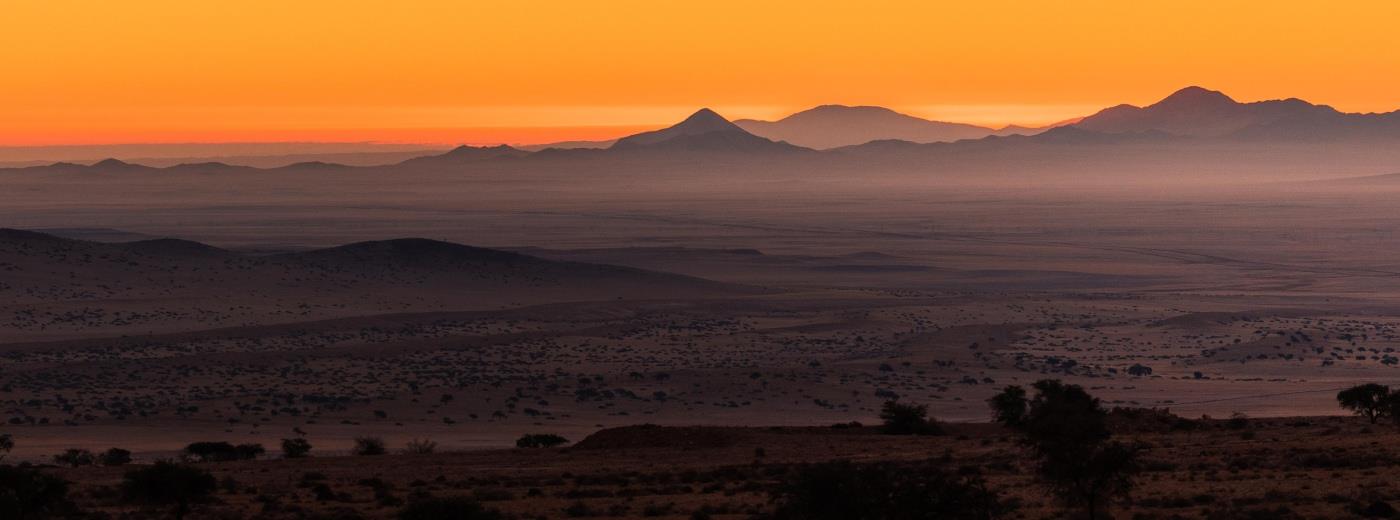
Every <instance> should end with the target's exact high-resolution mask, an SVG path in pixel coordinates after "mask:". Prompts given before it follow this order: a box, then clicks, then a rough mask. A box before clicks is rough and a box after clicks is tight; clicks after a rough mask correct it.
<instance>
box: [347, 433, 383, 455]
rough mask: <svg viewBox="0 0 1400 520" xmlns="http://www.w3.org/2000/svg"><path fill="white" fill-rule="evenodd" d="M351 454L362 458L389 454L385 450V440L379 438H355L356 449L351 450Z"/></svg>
mask: <svg viewBox="0 0 1400 520" xmlns="http://www.w3.org/2000/svg"><path fill="white" fill-rule="evenodd" d="M350 453H352V454H355V455H361V456H368V455H383V454H385V453H388V450H386V449H385V448H384V439H381V438H379V437H355V447H354V448H351V449H350Z"/></svg>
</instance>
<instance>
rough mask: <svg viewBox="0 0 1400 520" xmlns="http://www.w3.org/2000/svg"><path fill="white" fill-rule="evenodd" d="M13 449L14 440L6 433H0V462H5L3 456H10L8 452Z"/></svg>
mask: <svg viewBox="0 0 1400 520" xmlns="http://www.w3.org/2000/svg"><path fill="white" fill-rule="evenodd" d="M13 449H15V438H14V437H13V436H11V435H10V434H8V433H0V460H5V456H6V455H9V454H10V450H13Z"/></svg>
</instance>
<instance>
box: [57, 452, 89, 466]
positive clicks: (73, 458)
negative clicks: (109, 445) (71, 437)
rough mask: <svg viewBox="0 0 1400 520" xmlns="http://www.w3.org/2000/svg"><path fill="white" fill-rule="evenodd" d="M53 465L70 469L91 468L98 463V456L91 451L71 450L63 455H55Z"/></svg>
mask: <svg viewBox="0 0 1400 520" xmlns="http://www.w3.org/2000/svg"><path fill="white" fill-rule="evenodd" d="M53 463H54V464H57V465H60V466H68V467H70V468H77V467H81V466H91V465H93V464H96V463H97V455H93V453H92V452H91V451H88V450H84V449H81V448H69V449H67V450H65V451H64V452H63V453H60V454H58V455H54V456H53Z"/></svg>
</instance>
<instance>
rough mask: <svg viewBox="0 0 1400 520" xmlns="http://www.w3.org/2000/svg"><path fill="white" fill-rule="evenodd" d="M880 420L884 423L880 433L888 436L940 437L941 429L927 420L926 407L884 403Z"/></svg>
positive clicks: (892, 402)
mask: <svg viewBox="0 0 1400 520" xmlns="http://www.w3.org/2000/svg"><path fill="white" fill-rule="evenodd" d="M880 420H881V421H884V425H883V427H882V428H881V431H883V432H884V433H887V434H890V435H940V434H942V433H943V429H942V428H940V427H939V426H938V423H937V422H935V421H933V420H932V419H929V418H928V407H927V406H924V405H912V404H900V403H899V402H897V401H886V402H885V405H884V407H882V408H881V409H880Z"/></svg>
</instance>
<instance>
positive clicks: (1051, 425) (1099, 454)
mask: <svg viewBox="0 0 1400 520" xmlns="http://www.w3.org/2000/svg"><path fill="white" fill-rule="evenodd" d="M1033 387H1034V388H1035V390H1036V393H1035V396H1034V397H1032V398H1031V399H1029V400H1027V399H1026V398H1025V392H1024V390H1022V389H1020V388H1018V387H1008V388H1006V389H1005V390H1003V392H1002V393H1001V394H1000V395H998V396H995V397H993V398H992V399H991V400H990V401H989V404H990V405H991V407H992V409H993V412H994V415H995V416H996V417H997V418H998V419H1003V424H1005V425H1006V426H1007V427H1010V428H1012V429H1014V430H1016V431H1017V432H1019V433H1020V434H1021V436H1022V438H1021V442H1022V444H1023V445H1024V446H1026V447H1027V448H1029V449H1030V450H1031V452H1032V453H1034V454H1035V456H1036V458H1037V459H1038V461H1039V462H1038V464H1037V475H1038V476H1039V478H1040V480H1041V482H1042V483H1044V484H1045V485H1046V487H1048V488H1049V489H1050V490H1051V491H1052V492H1054V493H1055V495H1056V496H1057V497H1059V498H1060V500H1062V501H1063V502H1064V503H1065V505H1067V506H1069V507H1070V508H1074V509H1079V510H1080V511H1082V513H1083V514H1084V515H1085V517H1086V518H1088V519H1089V520H1093V519H1096V518H1107V515H1106V513H1105V510H1106V509H1107V508H1108V506H1109V503H1110V502H1111V501H1112V500H1113V499H1115V498H1120V497H1123V496H1125V495H1126V494H1127V493H1128V492H1129V491H1130V490H1131V489H1132V487H1133V480H1132V477H1133V475H1134V474H1136V473H1137V472H1138V470H1139V464H1138V462H1139V461H1138V453H1139V451H1140V448H1139V447H1137V446H1135V445H1131V444H1124V443H1121V442H1117V441H1111V440H1109V438H1110V436H1111V433H1110V432H1109V429H1108V424H1107V420H1106V419H1107V416H1108V412H1107V411H1106V410H1104V408H1103V406H1102V405H1100V404H1099V400H1098V399H1096V398H1094V397H1093V396H1091V395H1089V393H1088V392H1085V391H1084V389H1083V388H1081V387H1080V386H1078V385H1069V384H1064V383H1062V382H1060V381H1058V380H1051V379H1046V380H1041V381H1037V382H1036V383H1035V385H1033Z"/></svg>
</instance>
